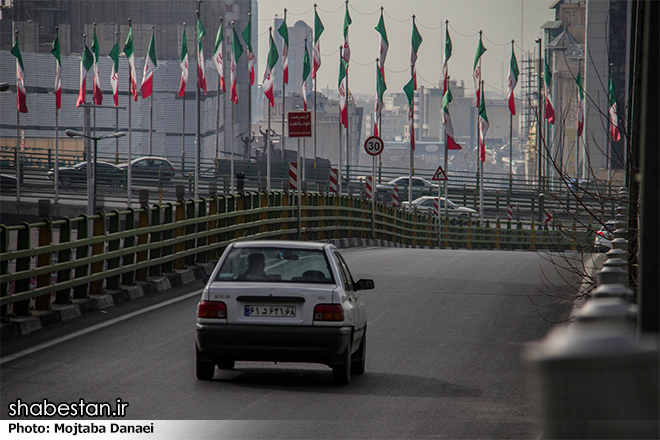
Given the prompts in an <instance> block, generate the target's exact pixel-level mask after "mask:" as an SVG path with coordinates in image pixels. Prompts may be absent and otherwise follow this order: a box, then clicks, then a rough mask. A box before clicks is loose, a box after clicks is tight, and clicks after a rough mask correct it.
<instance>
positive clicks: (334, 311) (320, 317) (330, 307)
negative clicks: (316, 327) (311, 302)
mask: <svg viewBox="0 0 660 440" xmlns="http://www.w3.org/2000/svg"><path fill="white" fill-rule="evenodd" d="M343 320H344V309H342V307H341V306H340V305H339V304H319V305H317V306H316V307H314V321H343Z"/></svg>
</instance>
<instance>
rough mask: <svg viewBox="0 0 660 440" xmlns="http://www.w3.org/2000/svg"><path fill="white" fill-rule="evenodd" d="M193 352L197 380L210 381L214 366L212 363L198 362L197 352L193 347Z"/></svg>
mask: <svg viewBox="0 0 660 440" xmlns="http://www.w3.org/2000/svg"><path fill="white" fill-rule="evenodd" d="M195 352H196V354H197V368H196V372H197V379H199V380H211V379H213V375H214V374H215V364H214V363H213V362H203V361H200V360H199V351H198V349H197V347H195Z"/></svg>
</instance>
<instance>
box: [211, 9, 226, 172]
mask: <svg viewBox="0 0 660 440" xmlns="http://www.w3.org/2000/svg"><path fill="white" fill-rule="evenodd" d="M220 27H221V28H222V17H220ZM222 38H223V39H224V38H225V36H224V31H223V35H222ZM223 49H224V45H221V48H220V50H221V51H222V50H223ZM222 68H223V70H224V64H223V65H222ZM221 80H222V78H221V77H220V75H218V103H217V105H216V114H215V160H214V166H215V177H216V178H217V177H218V171H219V167H220V164H219V162H218V161H219V158H218V154H220V105H221V104H220V94H221V93H222V84H221Z"/></svg>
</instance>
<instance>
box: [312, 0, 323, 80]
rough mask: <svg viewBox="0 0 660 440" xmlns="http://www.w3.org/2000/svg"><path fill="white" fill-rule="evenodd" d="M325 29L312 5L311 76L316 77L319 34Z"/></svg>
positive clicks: (318, 60) (319, 53) (319, 51)
mask: <svg viewBox="0 0 660 440" xmlns="http://www.w3.org/2000/svg"><path fill="white" fill-rule="evenodd" d="M324 30H325V27H323V23H322V22H321V18H319V14H317V13H316V5H314V48H313V53H312V78H316V72H317V71H318V70H319V68H320V67H321V34H322V33H323V31H324Z"/></svg>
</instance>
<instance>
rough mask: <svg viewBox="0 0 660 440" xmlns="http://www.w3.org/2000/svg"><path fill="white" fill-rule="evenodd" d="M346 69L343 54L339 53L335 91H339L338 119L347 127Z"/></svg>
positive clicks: (346, 64) (346, 63) (346, 65)
mask: <svg viewBox="0 0 660 440" xmlns="http://www.w3.org/2000/svg"><path fill="white" fill-rule="evenodd" d="M347 69H348V62H346V60H345V59H344V57H343V55H341V54H340V55H339V81H338V84H337V91H338V92H339V121H340V122H341V124H342V125H343V126H344V127H346V128H348V105H347V103H348V93H347V91H346V86H345V84H344V83H345V81H344V79H345V78H346V70H347Z"/></svg>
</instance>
